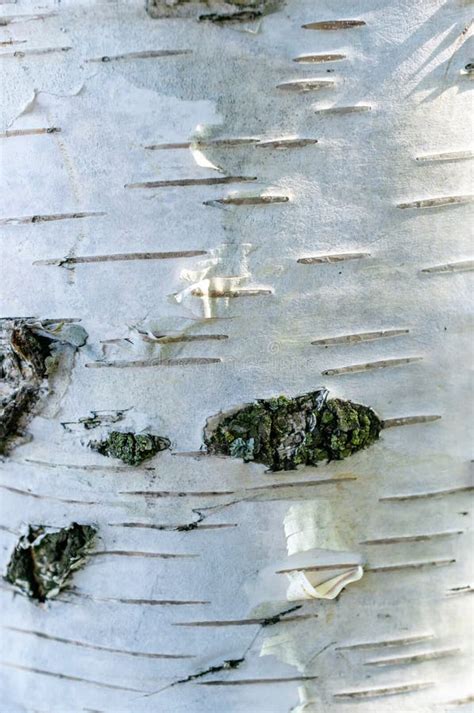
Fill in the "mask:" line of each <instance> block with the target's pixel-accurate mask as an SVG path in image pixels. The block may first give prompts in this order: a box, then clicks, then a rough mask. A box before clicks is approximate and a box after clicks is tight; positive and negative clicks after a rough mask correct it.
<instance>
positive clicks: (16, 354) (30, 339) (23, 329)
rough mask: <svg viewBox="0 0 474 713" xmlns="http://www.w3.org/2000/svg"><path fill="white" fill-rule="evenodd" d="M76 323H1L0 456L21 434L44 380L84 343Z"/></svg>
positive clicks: (80, 328) (44, 389)
mask: <svg viewBox="0 0 474 713" xmlns="http://www.w3.org/2000/svg"><path fill="white" fill-rule="evenodd" d="M86 339H87V334H86V332H85V330H84V329H83V328H82V327H80V326H78V325H76V324H66V323H60V322H59V323H55V322H50V321H46V322H44V323H42V322H38V321H31V322H29V321H27V320H21V319H17V320H12V321H11V322H9V321H5V324H4V325H3V324H2V326H1V329H0V381H1V384H0V455H7V454H8V453H9V451H10V450H11V449H12V447H13V446H14V445H15V441H17V440H18V439H19V438H20V437H21V436H22V435H23V429H24V428H25V426H26V424H27V423H28V421H29V420H30V419H31V418H32V416H33V414H34V411H35V408H36V407H37V405H38V402H39V401H40V400H41V397H42V396H43V395H44V394H45V393H47V388H46V387H47V379H48V377H50V376H51V377H52V376H53V375H54V376H58V375H59V372H60V370H61V367H62V366H63V365H64V364H63V358H64V362H66V361H67V359H66V357H67V356H68V357H69V359H70V362H71V364H72V355H73V354H74V352H75V350H76V349H78V348H79V347H80V346H82V345H83V344H85V342H86Z"/></svg>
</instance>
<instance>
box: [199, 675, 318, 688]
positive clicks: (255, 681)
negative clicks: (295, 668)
mask: <svg viewBox="0 0 474 713" xmlns="http://www.w3.org/2000/svg"><path fill="white" fill-rule="evenodd" d="M318 678H319V676H288V677H287V678H247V679H245V678H240V679H236V680H234V681H232V680H230V681H229V680H228V681H216V680H212V681H199V682H198V683H197V685H198V686H253V685H259V684H268V683H270V684H273V683H292V682H298V683H299V682H303V681H316V679H318Z"/></svg>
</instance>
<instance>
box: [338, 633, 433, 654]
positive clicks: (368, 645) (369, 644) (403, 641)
mask: <svg viewBox="0 0 474 713" xmlns="http://www.w3.org/2000/svg"><path fill="white" fill-rule="evenodd" d="M434 638H435V637H434V635H433V634H415V635H413V636H405V637H403V638H399V639H385V640H382V641H364V642H361V643H359V644H347V645H346V646H336V651H346V650H352V649H374V648H378V647H390V646H411V644H417V643H419V642H420V641H428V640H430V639H434Z"/></svg>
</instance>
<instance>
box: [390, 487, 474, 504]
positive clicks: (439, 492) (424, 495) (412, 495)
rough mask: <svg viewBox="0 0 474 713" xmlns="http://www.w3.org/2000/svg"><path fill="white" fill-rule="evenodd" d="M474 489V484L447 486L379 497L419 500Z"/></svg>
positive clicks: (396, 499) (392, 499) (391, 500)
mask: <svg viewBox="0 0 474 713" xmlns="http://www.w3.org/2000/svg"><path fill="white" fill-rule="evenodd" d="M472 490H474V485H461V486H460V487H457V488H446V489H443V490H428V491H426V492H424V493H404V494H401V495H386V496H385V497H382V498H379V501H380V502H396V501H403V500H419V499H420V498H436V497H439V496H442V495H455V494H456V493H465V492H470V491H472Z"/></svg>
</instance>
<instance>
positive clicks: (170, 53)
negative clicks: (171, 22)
mask: <svg viewBox="0 0 474 713" xmlns="http://www.w3.org/2000/svg"><path fill="white" fill-rule="evenodd" d="M192 52H193V51H192V50H143V51H142V52H126V53H125V54H115V55H103V56H102V57H93V58H92V59H86V60H85V61H86V62H116V61H118V60H122V59H156V58H158V57H177V56H180V55H185V54H192Z"/></svg>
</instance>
